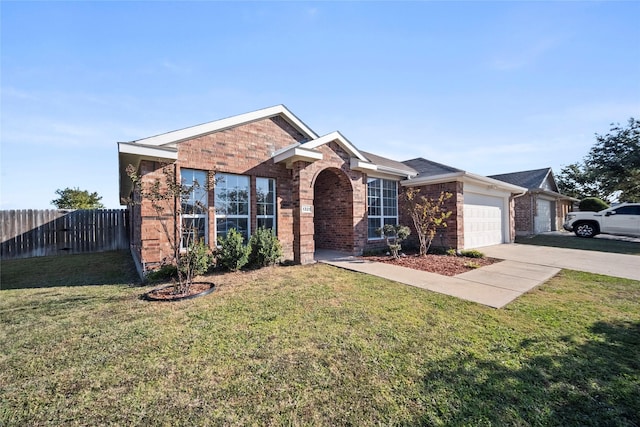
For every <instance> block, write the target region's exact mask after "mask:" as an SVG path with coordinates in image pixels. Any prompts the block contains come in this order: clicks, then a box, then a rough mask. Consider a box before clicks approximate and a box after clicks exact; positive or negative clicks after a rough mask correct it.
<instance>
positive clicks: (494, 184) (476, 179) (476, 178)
mask: <svg viewBox="0 0 640 427" xmlns="http://www.w3.org/2000/svg"><path fill="white" fill-rule="evenodd" d="M465 177H466V178H468V180H465V181H470V182H473V183H476V184H484V185H488V186H489V187H491V188H495V189H500V190H507V191H510V192H511V193H514V194H524V193H526V192H527V191H528V190H527V189H526V188H524V187H520V186H519V185H513V184H509V183H506V182H504V181H499V180H497V179H493V178H488V177H486V176H482V175H476V174H473V173H469V172H465Z"/></svg>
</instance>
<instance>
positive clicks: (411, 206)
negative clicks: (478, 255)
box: [402, 188, 453, 256]
mask: <svg viewBox="0 0 640 427" xmlns="http://www.w3.org/2000/svg"><path fill="white" fill-rule="evenodd" d="M452 196H453V194H451V193H448V192H445V191H442V192H440V196H439V197H438V198H435V199H434V198H431V197H426V196H422V195H420V189H419V188H407V189H406V191H405V192H404V193H403V196H402V197H403V199H404V202H405V205H406V207H407V212H408V213H409V215H410V216H411V219H412V220H413V225H414V227H415V229H416V233H417V234H418V240H419V242H420V255H421V256H424V255H426V254H427V251H429V248H430V247H431V242H432V241H433V238H434V237H435V235H436V232H437V231H438V229H440V228H446V227H447V222H446V221H447V218H449V217H450V216H451V211H446V210H445V208H444V204H445V202H446V201H447V200H449V199H450V198H451V197H452Z"/></svg>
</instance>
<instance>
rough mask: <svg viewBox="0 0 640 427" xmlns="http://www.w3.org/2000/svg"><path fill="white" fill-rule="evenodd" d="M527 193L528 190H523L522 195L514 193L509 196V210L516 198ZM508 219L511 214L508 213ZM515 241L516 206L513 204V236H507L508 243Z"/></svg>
mask: <svg viewBox="0 0 640 427" xmlns="http://www.w3.org/2000/svg"><path fill="white" fill-rule="evenodd" d="M528 191H529V190H525V191H523V192H522V193H516V194H513V193H512V194H511V196H509V209H511V202H513V201H514V200H515V199H517V198H518V197H522V196H524V195H525V194H527V192H528ZM509 218H511V213H509ZM509 231H511V227H509ZM509 234H511V233H509ZM515 239H516V205H515V202H514V203H513V236H509V241H510V242H514V241H515Z"/></svg>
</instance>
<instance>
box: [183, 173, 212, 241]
mask: <svg viewBox="0 0 640 427" xmlns="http://www.w3.org/2000/svg"><path fill="white" fill-rule="evenodd" d="M180 178H181V183H182V188H183V189H185V190H186V191H185V192H184V193H183V194H182V200H181V214H182V215H181V224H182V238H181V240H180V248H182V249H184V248H187V247H188V246H189V245H190V244H192V243H194V242H196V241H198V240H204V242H205V243H206V241H207V234H208V233H207V222H208V221H207V212H208V202H209V201H208V200H207V198H208V195H207V172H206V171H202V170H195V169H180Z"/></svg>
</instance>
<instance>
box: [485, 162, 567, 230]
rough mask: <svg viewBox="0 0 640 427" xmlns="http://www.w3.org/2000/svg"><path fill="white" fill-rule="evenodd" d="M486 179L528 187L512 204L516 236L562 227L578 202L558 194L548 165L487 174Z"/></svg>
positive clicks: (560, 228)
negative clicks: (546, 166) (498, 173)
mask: <svg viewBox="0 0 640 427" xmlns="http://www.w3.org/2000/svg"><path fill="white" fill-rule="evenodd" d="M490 178H493V179H497V180H499V181H504V182H508V183H509V184H514V185H518V186H521V187H525V188H526V189H527V190H528V191H527V194H526V195H524V196H523V197H519V198H517V199H516V203H515V219H516V234H517V235H531V234H539V233H544V232H547V231H556V230H562V223H563V221H564V217H565V216H566V214H567V213H568V212H570V211H571V210H573V205H574V203H575V202H578V201H579V200H578V199H575V198H573V197H569V196H565V195H563V194H560V192H559V191H558V185H557V184H556V180H555V177H554V175H553V171H552V170H551V168H544V169H536V170H530V171H522V172H512V173H505V174H500V175H491V176H490Z"/></svg>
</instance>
